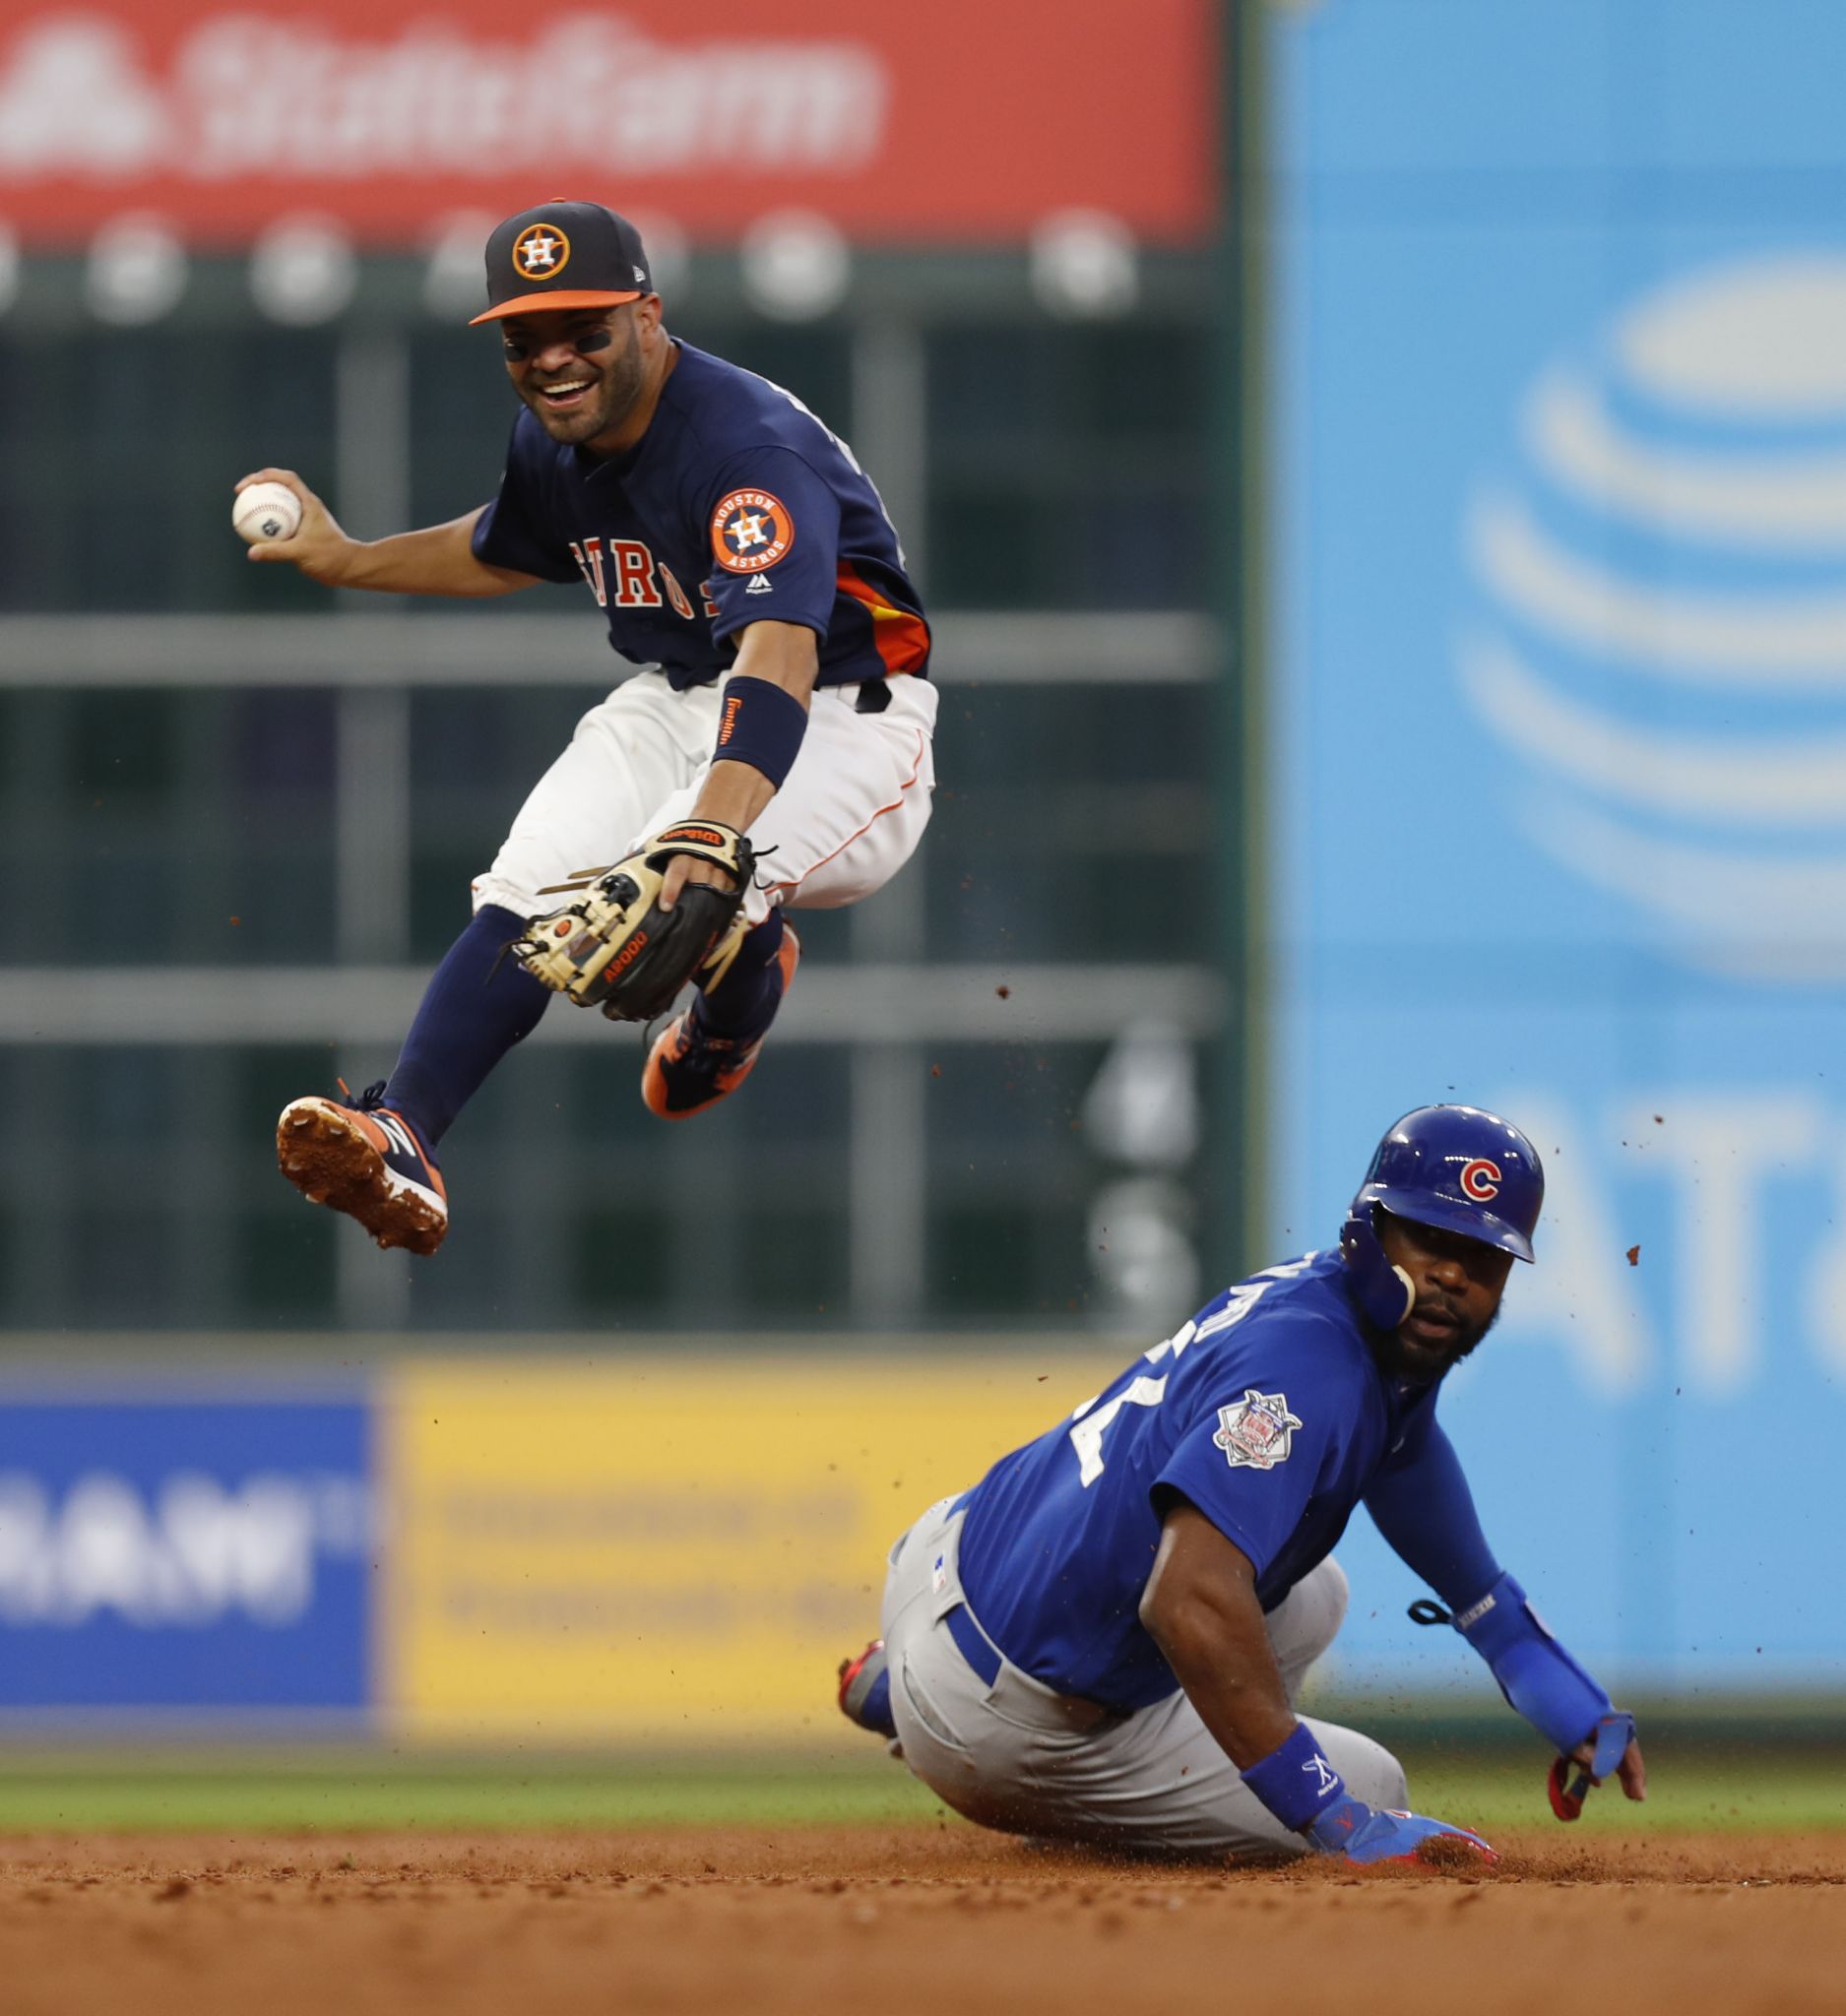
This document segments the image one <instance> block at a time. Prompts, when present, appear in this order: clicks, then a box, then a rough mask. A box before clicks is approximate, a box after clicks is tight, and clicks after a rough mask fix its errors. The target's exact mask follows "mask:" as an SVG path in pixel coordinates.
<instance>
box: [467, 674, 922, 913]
mask: <svg viewBox="0 0 1846 2016" xmlns="http://www.w3.org/2000/svg"><path fill="white" fill-rule="evenodd" d="M889 683H890V693H891V700H890V705H889V706H888V707H886V709H885V710H884V712H883V713H882V714H860V713H859V712H858V711H857V708H856V707H855V704H854V703H855V701H856V699H857V698H858V694H859V688H858V687H857V686H856V685H855V686H822V687H820V688H818V689H817V690H816V692H815V694H814V697H813V702H812V704H811V706H810V707H809V709H808V716H807V733H806V734H805V736H803V738H802V741H801V747H800V750H799V752H798V753H797V754H796V759H795V763H794V766H793V767H792V768H791V770H790V772H789V775H788V776H787V777H786V778H785V779H784V780H783V785H782V788H781V789H780V790H779V791H778V792H777V793H776V795H775V796H774V797H773V798H772V799H771V800H770V801H769V804H768V805H767V807H766V808H765V809H764V811H763V814H762V816H761V818H759V819H758V820H757V822H756V824H755V825H754V826H753V827H751V829H750V844H751V845H752V847H754V848H755V849H756V851H757V854H758V856H759V857H761V856H764V855H767V858H766V859H763V858H759V865H758V868H757V874H756V886H755V887H754V888H753V889H751V890H750V891H749V892H748V893H747V895H746V896H745V898H744V914H745V916H746V917H747V918H748V919H749V921H750V922H751V923H753V924H755V923H760V922H761V921H762V920H763V918H764V917H766V916H767V915H768V914H769V912H770V909H771V907H772V906H773V905H776V904H786V905H788V906H789V907H790V908H791V909H812V910H829V909H833V908H835V907H837V906H839V905H841V904H847V903H857V902H858V901H859V898H860V897H862V896H869V895H870V894H871V892H872V891H873V890H874V889H879V888H882V887H883V885H884V884H885V883H886V882H888V881H889V880H890V879H891V877H892V876H893V875H895V874H896V873H897V871H898V870H899V869H900V868H901V867H902V866H903V865H904V863H905V862H906V861H907V860H909V858H910V857H911V855H912V853H913V852H915V851H916V848H917V843H918V842H919V841H920V840H921V839H922V838H923V828H924V827H925V826H926V825H927V824H928V823H929V794H930V792H931V791H932V790H933V789H934V788H935V762H934V749H933V739H932V738H933V735H934V730H935V718H936V689H935V687H934V686H933V685H932V684H931V683H930V682H929V681H928V680H927V679H920V678H916V677H913V676H911V675H910V674H903V675H900V676H897V677H894V678H893V679H891V681H890V682H889ZM722 692H723V687H722V684H715V685H710V686H694V687H691V688H689V689H687V690H686V691H685V692H675V691H674V690H673V688H672V687H671V686H670V685H668V681H667V676H666V674H665V673H664V672H661V671H658V670H655V669H652V668H650V669H648V670H646V671H640V672H636V673H635V674H634V676H633V677H632V678H629V679H626V680H624V681H623V683H622V684H621V685H619V686H617V687H616V688H615V690H614V691H613V692H612V693H611V694H610V695H609V696H608V698H607V699H606V700H605V701H603V702H601V703H600V704H599V705H598V706H596V707H593V708H592V709H591V710H590V712H589V713H588V714H586V715H585V716H584V717H583V719H582V720H581V721H580V722H579V723H578V724H577V729H576V732H575V734H574V735H573V736H572V737H571V741H570V746H569V747H568V748H567V749H565V751H564V753H563V754H562V755H561V756H559V758H558V759H557V761H556V762H555V763H553V764H552V766H551V767H550V769H549V770H547V771H546V772H545V774H544V775H543V777H541V779H540V780H539V782H538V784H537V785H536V786H535V787H534V788H533V791H532V794H531V796H530V797H528V798H527V800H526V802H525V804H524V805H522V806H521V807H520V810H519V815H518V817H517V818H516V819H515V820H514V821H513V825H512V830H511V831H510V832H509V833H508V834H507V836H506V839H505V841H504V842H503V843H502V844H501V847H500V851H499V852H498V853H497V854H496V855H495V856H494V861H493V866H492V867H491V868H490V869H489V870H488V871H487V873H486V874H484V875H482V876H480V877H479V879H478V880H477V882H476V883H475V885H474V891H475V908H476V909H477V910H478V909H479V908H480V907H481V906H482V905H483V904H488V903H497V904H499V905H500V906H501V907H502V908H503V909H505V910H510V911H512V912H514V913H515V914H517V915H519V916H522V917H524V916H532V915H535V914H538V913H539V912H541V911H547V910H554V909H555V908H556V907H557V906H558V904H560V903H561V902H563V901H564V900H565V899H564V898H563V897H561V896H556V895H551V896H546V895H544V894H542V893H541V892H543V891H544V890H546V889H550V888H553V887H554V886H555V885H556V884H558V883H561V882H564V881H566V880H567V879H568V878H569V877H570V876H571V875H572V874H573V873H574V872H575V871H576V870H578V869H580V868H593V867H602V866H604V865H605V864H607V863H609V862H612V861H618V860H620V859H621V858H622V856H623V855H624V854H629V853H632V852H633V851H634V850H635V848H636V847H637V846H638V845H639V844H640V843H641V842H642V841H643V840H645V839H646V838H647V837H648V835H649V834H651V833H657V832H658V831H659V830H660V829H661V828H662V827H663V826H666V825H668V824H669V823H670V822H671V821H672V820H675V819H682V818H684V817H685V816H686V814H687V813H688V812H690V811H691V809H692V806H693V801H694V800H695V799H696V798H697V796H698V793H699V788H700V786H701V785H702V784H703V783H704V781H705V773H706V771H707V770H708V769H709V768H710V767H711V761H712V748H713V744H714V743H715V742H716V741H717V739H718V717H719V710H720V707H721V705H722ZM771 849H773V850H774V852H773V853H772V852H770V850H771Z"/></svg>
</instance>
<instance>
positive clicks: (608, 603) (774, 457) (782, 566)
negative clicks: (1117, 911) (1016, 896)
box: [474, 343, 929, 687]
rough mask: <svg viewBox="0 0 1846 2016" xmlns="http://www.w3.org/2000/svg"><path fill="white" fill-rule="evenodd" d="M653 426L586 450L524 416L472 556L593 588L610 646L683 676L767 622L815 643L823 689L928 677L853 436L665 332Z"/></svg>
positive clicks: (722, 667) (914, 602) (703, 671)
mask: <svg viewBox="0 0 1846 2016" xmlns="http://www.w3.org/2000/svg"><path fill="white" fill-rule="evenodd" d="M674 348H675V349H676V351H677V353H678V361H677V362H676V363H675V365H674V367H673V369H672V371H671V372H670V374H669V375H668V379H667V382H666V385H665V387H664V389H663V390H662V393H661V401H660V405H659V406H658V407H657V408H656V410H655V413H654V417H653V419H652V420H651V421H650V422H649V424H648V430H647V432H646V433H645V434H643V435H642V437H641V439H640V441H639V442H638V443H637V444H636V445H635V447H634V448H633V449H631V450H630V451H629V452H628V453H627V454H625V455H620V456H612V457H603V458H599V457H595V456H590V455H585V454H583V453H581V452H580V451H579V450H577V449H576V448H573V447H568V446H563V445H560V444H559V443H557V442H555V441H553V440H552V439H551V438H550V436H549V435H548V434H546V433H545V431H544V429H543V427H541V425H540V424H539V422H538V420H537V419H536V418H535V417H534V416H533V415H532V414H531V413H530V412H526V411H522V412H521V413H520V415H519V418H518V419H517V420H516V421H515V422H514V425H513V439H512V443H511V445H510V447H509V449H508V451H507V461H506V473H505V475H504V476H503V477H502V478H501V483H500V494H499V496H498V497H497V498H496V499H495V500H494V502H493V503H491V504H490V505H488V507H487V508H486V510H485V511H483V512H482V513H481V516H480V519H479V521H478V523H477V525H476V527H475V537H474V547H475V554H476V557H477V558H478V559H480V560H484V561H485V562H487V564H488V565H490V566H495V567H512V568H516V569H517V570H518V571H519V572H520V573H522V574H536V575H537V576H538V577H539V578H540V579H541V580H542V581H575V580H576V579H577V578H578V576H579V575H581V576H582V577H583V579H584V580H585V581H586V582H587V583H588V584H589V587H590V591H591V593H592V594H593V595H594V596H595V597H596V599H597V604H598V606H599V607H600V608H602V609H603V610H604V612H605V614H606V616H607V618H608V634H609V643H610V645H611V646H613V648H614V649H615V650H616V651H617V652H619V653H620V655H621V656H622V657H623V658H625V659H629V660H632V661H633V662H635V663H636V664H647V665H653V664H658V665H660V666H661V667H662V668H663V669H664V670H665V671H666V673H667V676H668V679H669V680H670V681H671V682H672V684H673V685H674V686H676V687H686V686H699V685H705V684H707V683H709V682H710V681H711V680H714V679H716V678H719V677H720V676H721V675H722V674H723V673H724V672H725V671H726V670H727V669H728V668H729V666H730V664H731V662H732V659H733V658H734V657H735V655H736V642H735V640H736V634H737V632H739V631H740V630H742V629H743V628H744V626H745V625H746V624H750V623H754V622H758V621H760V620H763V619H765V618H770V619H773V620H775V621H777V622H781V623H798V624H801V625H804V626H805V627H806V628H807V629H810V630H812V631H813V632H814V633H815V635H816V636H817V637H818V639H819V640H820V675H819V683H820V684H821V685H823V686H838V685H846V684H849V683H852V682H854V681H856V680H861V679H878V678H883V677H885V676H887V675H888V674H890V673H893V672H913V673H926V671H927V669H928V663H929V629H928V625H927V624H926V623H925V622H924V620H923V604H922V602H921V600H920V599H918V595H917V591H916V590H915V588H913V587H912V586H911V583H910V579H909V577H908V576H907V575H906V573H905V571H904V558H903V554H902V552H901V551H900V550H899V547H898V540H897V535H896V533H895V532H894V531H893V530H892V527H891V521H890V520H889V519H888V518H887V517H886V516H885V513H884V506H883V505H882V503H880V501H879V498H878V493H877V491H876V489H874V488H873V486H872V483H871V480H870V478H869V477H868V476H867V475H866V474H865V473H864V471H863V470H861V469H860V468H859V464H858V463H857V462H856V461H855V460H854V459H853V452H852V450H851V449H850V448H848V447H847V445H846V444H845V443H844V442H843V441H841V440H839V439H838V438H837V437H836V436H834V435H833V434H832V433H830V432H829V431H828V430H827V428H826V427H825V426H823V425H822V424H821V422H820V421H819V420H818V419H816V418H815V416H814V415H813V414H812V413H811V412H810V411H809V410H807V408H806V407H804V406H803V405H802V404H801V402H800V401H799V400H798V399H796V397H795V395H794V394H793V393H789V392H784V391H783V390H782V388H781V387H780V386H777V385H772V384H770V382H769V381H768V380H767V379H766V378H759V377H757V376H756V375H755V373H754V372H751V371H745V370H741V369H739V368H738V366H736V365H735V364H728V363H726V362H725V361H724V360H723V358H721V357H714V356H709V355H707V354H706V352H704V351H703V350H698V349H694V348H693V347H692V346H691V345H690V344H685V343H675V345H674Z"/></svg>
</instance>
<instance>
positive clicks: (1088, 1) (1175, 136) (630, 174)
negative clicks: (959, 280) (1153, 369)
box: [0, 0, 1214, 241]
mask: <svg viewBox="0 0 1846 2016" xmlns="http://www.w3.org/2000/svg"><path fill="white" fill-rule="evenodd" d="M920 17H921V18H917V19H906V20H904V21H892V22H885V21H883V20H880V19H879V18H878V15H877V13H876V12H875V11H874V12H873V13H872V15H871V25H867V23H866V18H865V16H864V15H862V14H861V13H860V12H859V10H858V9H857V8H855V7H849V6H846V5H843V4H840V0H806V4H804V5H795V6H788V7H784V8H782V9H780V10H778V12H777V15H776V18H775V26H774V28H773V30H766V29H758V28H752V29H751V30H749V31H747V32H726V31H724V30H716V31H714V30H711V29H709V28H707V27H705V26H704V25H703V24H702V23H701V24H700V25H698V26H691V25H689V17H688V16H687V14H686V13H685V12H684V11H683V10H681V9H678V8H672V7H666V6H661V5H658V4H640V5H631V6H628V7H623V8H618V9H594V10H584V11H581V12H578V13H575V14H570V15H564V16H551V17H548V18H545V19H543V20H541V21H538V22H535V23H533V24H532V25H531V26H526V25H525V23H524V22H523V21H522V19H521V18H520V17H519V16H511V17H509V16H508V15H507V14H506V13H505V12H504V11H503V10H501V9H500V8H498V7H495V6H491V5H488V4H485V0H465V4H460V5H456V4H451V5H447V6H444V7H442V8H440V9H439V10H438V11H432V12H431V13H429V14H427V15H419V16H414V17H412V18H410V19H408V20H406V21H404V22H403V24H402V25H401V26H400V25H398V24H397V23H388V24H387V23H384V22H381V20H380V18H379V16H378V13H377V11H376V10H375V9H374V8H371V7H369V6H366V5H362V4H358V0H327V4H324V5H322V6H320V7H317V8H311V9H303V10H300V11H292V10H291V11H288V12H286V13H284V12H273V13H270V12H265V13H257V12H250V11H233V10H230V9H226V8H224V7H223V6H222V5H221V6H219V7H213V6H211V5H209V4H206V5H202V4H198V0H192V4H186V0H178V4H169V5H167V6H165V7H159V6H157V7H155V8H153V9H151V8H149V7H148V6H146V5H142V6H135V7H132V8H129V7H119V8H115V9H90V8H58V9H47V10H45V11H42V12H38V13H34V14H32V15H29V16H28V17H27V18H26V20H25V21H24V23H23V25H21V26H20V27H18V28H17V29H15V30H14V32H12V33H11V35H10V36H7V37H5V38H4V39H0V215H4V216H5V217H6V219H7V220H8V221H10V222H11V223H12V225H13V227H14V228H15V229H16V230H17V231H18V232H19V233H20V234H21V235H22V236H24V237H26V238H27V239H28V240H31V239H32V238H33V237H34V236H39V235H42V236H45V237H57V238H59V239H62V240H66V241H68V238H69V235H70V232H71V230H72V228H73V226H74V225H75V226H77V227H79V228H81V227H83V226H85V225H86V224H90V225H94V224H95V223H96V222H99V221H103V220H105V219H106V218H109V217H112V216H116V215H119V214H121V213H122V212H123V211H125V210H128V209H152V210H157V211H159V212H162V213H163V214H165V215H166V216H168V217H170V218H171V219H172V220H173V221H175V222H176V223H178V224H179V225H181V226H182V227H183V228H186V229H188V230H189V231H191V233H192V234H193V235H194V236H196V237H200V238H204V239H208V240H209V239H212V238H222V239H229V240H235V239H238V238H240V237H243V236H246V235H248V233H249V232H250V231H252V230H254V229H255V228H257V227H258V226H260V225H261V224H262V223H263V222H264V221H266V220H268V219H269V218H271V217H273V216H275V215H277V214H278V213H279V212H280V211H282V210H285V209H287V210H300V209H302V208H303V207H311V208H314V209H317V210H321V211H324V212H328V213H330V214H332V215H334V216H336V217H339V218H340V219H341V220H342V221H345V222H346V223H347V224H348V225H349V227H350V228H351V229H352V230H354V231H356V232H357V233H359V234H360V235H361V236H364V237H368V238H371V239H374V240H390V239H392V238H401V237H403V236H404V235H406V234H407V233H414V231H416V230H417V229H418V228H419V227H420V226H421V225H423V224H424V223H426V221H427V220H428V219H429V218H430V217H431V216H432V215H433V214H435V213H436V212H438V211H440V210H443V209H449V208H453V207H455V206H456V205H457V204H459V203H466V204H469V205H472V206H480V207H485V208H488V209H492V208H495V207H496V206H498V207H500V208H504V209H509V210H510V209H513V208H516V207H518V206H520V205H522V204H525V203H528V202H531V201H534V200H536V199H537V198H539V197H542V196H548V195H553V194H560V193H564V192H566V191H568V192H569V193H571V194H574V195H593V196H597V197H600V198H602V199H603V200H605V201H609V202H612V203H615V204H617V205H620V206H625V207H632V208H640V209H645V210H649V211H653V212H657V213H658V212H665V213H668V214H671V215H673V216H674V217H676V218H677V219H678V220H679V221H681V222H682V223H683V224H685V225H686V226H687V227H688V228H691V229H693V230H695V231H699V232H702V233H704V234H706V235H708V236H711V235H723V236H730V235H734V234H735V233H736V232H737V231H739V230H741V229H742V228H743V227H744V226H746V225H747V224H748V223H749V222H750V221H752V220H753V219H754V218H756V217H758V216H761V215H763V214H764V213H765V212H767V211H769V210H771V209H775V208H779V207H783V206H787V205H789V204H791V203H799V204H804V205H806V206H808V207H810V208H813V209H817V210H819V211H821V212H822V213H823V214H826V215H829V216H831V217H832V218H833V219H834V220H835V221H838V222H839V223H841V224H843V225H844V226H846V227H847V228H849V229H852V230H855V231H857V232H859V234H861V235H867V236H869V235H878V234H884V235H889V236H893V237H900V238H902V237H921V236H939V237H952V236H962V237H966V236H976V237H981V236H993V235H1007V234H1012V233H1016V232H1018V231H1020V230H1022V229H1026V228H1030V226H1031V225H1032V224H1033V223H1034V222H1035V221H1037V220H1038V219H1039V218H1041V217H1043V216H1044V215H1046V214H1047V213H1049V212H1050V211H1053V210H1056V209H1060V208H1069V207H1075V206H1090V207H1095V208H1099V209H1105V210H1110V211H1113V212H1114V214H1116V215H1117V216H1119V217H1121V218H1122V219H1123V220H1124V221H1126V222H1128V223H1130V224H1132V225H1134V226H1135V227H1136V228H1138V229H1140V230H1142V231H1144V232H1146V233H1148V234H1150V235H1153V236H1156V237H1172V238H1185V237H1188V236H1192V235H1195V234H1196V233H1197V232H1198V231H1199V230H1200V229H1201V228H1202V227H1203V225H1204V224H1205V222H1206V221H1207V220H1208V219H1209V217H1210V214H1211V209H1212V188H1211V184H1212V174H1211V160H1212V146H1211V130H1212V117H1211V103H1212V97H1213V89H1214V87H1213V82H1212V77H1211V74H1210V73H1211V65H1210V61H1209V56H1210V46H1209V45H1210V10H1209V6H1208V0H1108V4H1103V0H1077V4H1073V5H1069V6H1066V7H1064V8H1062V9H1060V10H1059V12H1058V15H1057V31H1056V34H1055V38H1054V40H1053V39H1052V38H1050V37H1049V36H1048V35H1047V34H1046V32H1045V31H1044V26H1043V24H1044V19H1045V17H1044V15H1043V14H1042V12H1041V11H1040V9H1039V8H1037V7H1036V6H1033V5H1031V4H1025V0H998V4H987V5H980V4H976V0H953V4H951V0H939V4H938V5H937V6H935V7H933V8H930V9H926V10H921V11H920ZM696 19H697V18H696V17H691V18H690V20H696Z"/></svg>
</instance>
